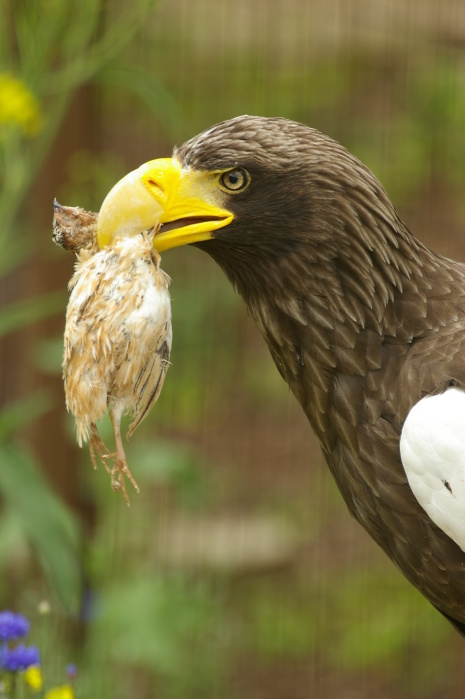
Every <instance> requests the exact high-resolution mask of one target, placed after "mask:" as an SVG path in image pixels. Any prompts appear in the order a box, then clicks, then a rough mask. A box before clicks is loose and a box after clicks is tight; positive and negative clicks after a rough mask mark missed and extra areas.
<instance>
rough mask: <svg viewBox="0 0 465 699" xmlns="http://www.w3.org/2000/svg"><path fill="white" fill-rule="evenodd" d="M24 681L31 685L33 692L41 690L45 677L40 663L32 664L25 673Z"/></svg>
mask: <svg viewBox="0 0 465 699" xmlns="http://www.w3.org/2000/svg"><path fill="white" fill-rule="evenodd" d="M24 681H25V682H26V684H28V685H29V687H30V688H31V689H32V691H33V692H40V690H41V689H42V685H43V683H44V679H43V677H42V670H41V669H40V667H39V665H31V666H30V667H28V668H27V670H26V671H25V673H24Z"/></svg>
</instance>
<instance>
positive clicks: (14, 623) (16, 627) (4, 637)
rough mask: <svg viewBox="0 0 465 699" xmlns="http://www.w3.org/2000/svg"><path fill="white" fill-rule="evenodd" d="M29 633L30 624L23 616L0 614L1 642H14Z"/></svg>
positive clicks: (9, 613) (12, 613) (10, 613)
mask: <svg viewBox="0 0 465 699" xmlns="http://www.w3.org/2000/svg"><path fill="white" fill-rule="evenodd" d="M28 632H29V622H28V620H27V619H26V617H24V616H22V614H15V613H14V612H9V611H4V612H0V641H4V642H6V641H14V640H15V639H16V638H22V637H23V636H26V635H27V633H28Z"/></svg>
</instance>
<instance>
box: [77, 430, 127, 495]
mask: <svg viewBox="0 0 465 699" xmlns="http://www.w3.org/2000/svg"><path fill="white" fill-rule="evenodd" d="M89 450H90V458H91V459H92V463H93V465H94V468H95V469H96V468H97V466H98V464H97V456H98V457H99V459H100V461H101V462H102V464H103V465H104V466H105V468H106V470H107V472H108V473H109V474H110V478H111V487H112V488H113V490H114V491H115V492H116V493H119V492H120V491H121V492H122V493H123V497H124V499H125V500H126V503H127V504H128V505H129V496H128V493H127V490H126V482H125V480H124V477H125V476H127V477H128V478H129V480H130V481H131V483H132V485H133V486H134V489H135V491H136V492H137V493H138V492H139V486H138V485H137V483H136V480H135V478H134V476H133V475H132V473H131V471H130V470H129V466H128V464H127V461H126V454H125V453H124V449H123V446H122V444H121V441H120V440H118V439H117V440H116V451H114V452H113V453H112V452H110V450H109V449H108V448H107V446H106V445H105V443H104V442H103V440H102V438H101V437H100V435H99V433H98V430H97V426H96V425H95V424H92V425H91V427H90V439H89ZM111 461H113V464H111V463H110V462H111Z"/></svg>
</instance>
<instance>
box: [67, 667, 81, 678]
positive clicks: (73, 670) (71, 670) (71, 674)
mask: <svg viewBox="0 0 465 699" xmlns="http://www.w3.org/2000/svg"><path fill="white" fill-rule="evenodd" d="M66 674H67V676H68V679H70V680H75V679H76V677H77V674H78V670H77V667H76V665H75V664H74V663H69V665H67V666H66Z"/></svg>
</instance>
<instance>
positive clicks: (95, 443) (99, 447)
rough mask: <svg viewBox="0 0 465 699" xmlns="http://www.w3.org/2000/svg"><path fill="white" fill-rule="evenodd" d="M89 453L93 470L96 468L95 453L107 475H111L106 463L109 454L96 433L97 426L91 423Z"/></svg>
mask: <svg viewBox="0 0 465 699" xmlns="http://www.w3.org/2000/svg"><path fill="white" fill-rule="evenodd" d="M89 451H90V458H91V459H92V463H93V465H94V468H95V469H96V468H97V458H96V455H95V454H96V453H97V456H98V457H99V458H100V461H101V462H102V464H103V465H104V466H105V468H106V469H107V471H108V473H110V474H111V469H110V467H109V466H108V463H107V459H108V457H109V456H110V452H109V450H108V449H107V447H106V445H105V444H104V442H103V441H102V438H101V436H100V435H99V433H98V430H97V425H96V424H95V422H93V423H92V424H91V426H90V439H89Z"/></svg>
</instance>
